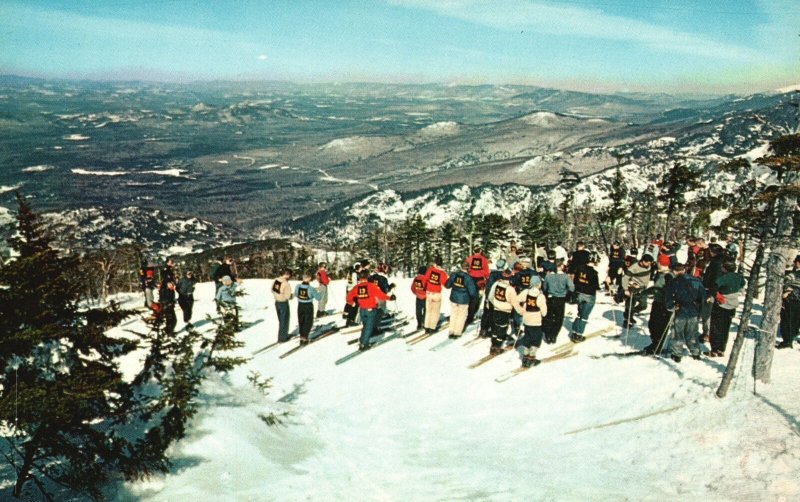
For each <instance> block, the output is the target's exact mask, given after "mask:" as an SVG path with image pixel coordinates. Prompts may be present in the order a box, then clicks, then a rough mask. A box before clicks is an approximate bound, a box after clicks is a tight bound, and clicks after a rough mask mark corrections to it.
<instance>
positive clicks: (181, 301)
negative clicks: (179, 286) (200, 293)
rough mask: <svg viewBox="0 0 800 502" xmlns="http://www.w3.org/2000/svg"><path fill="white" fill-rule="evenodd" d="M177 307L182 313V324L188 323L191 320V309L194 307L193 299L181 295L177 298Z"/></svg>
mask: <svg viewBox="0 0 800 502" xmlns="http://www.w3.org/2000/svg"><path fill="white" fill-rule="evenodd" d="M178 305H180V306H181V310H182V311H183V322H185V323H188V322H189V321H191V320H192V308H193V307H194V297H193V296H188V295H181V296H179V297H178Z"/></svg>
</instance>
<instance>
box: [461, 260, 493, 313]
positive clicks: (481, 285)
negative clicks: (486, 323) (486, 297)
mask: <svg viewBox="0 0 800 502" xmlns="http://www.w3.org/2000/svg"><path fill="white" fill-rule="evenodd" d="M472 251H473V254H472V256H470V257H469V258H467V264H468V265H469V269H468V270H467V273H468V274H469V276H470V277H472V280H474V281H475V286H476V287H477V288H478V295H477V296H475V297H474V298H471V299H470V302H469V310H468V311H467V324H466V325H467V326H469V325H470V324H472V322H473V321H475V314H477V313H478V309H480V307H481V303H482V299H483V290H484V289H485V288H486V279H488V277H489V259H488V258H486V257H485V256H483V254H481V248H480V246H475V247H474V248H473V249H472Z"/></svg>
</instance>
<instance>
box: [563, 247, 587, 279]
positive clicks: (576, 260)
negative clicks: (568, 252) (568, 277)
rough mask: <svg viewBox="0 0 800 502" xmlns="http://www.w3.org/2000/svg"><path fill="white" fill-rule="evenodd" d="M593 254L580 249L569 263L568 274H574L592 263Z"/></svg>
mask: <svg viewBox="0 0 800 502" xmlns="http://www.w3.org/2000/svg"><path fill="white" fill-rule="evenodd" d="M591 259H592V254H591V253H590V252H589V251H588V250H586V249H578V250H576V251H575V252H574V253H572V261H570V263H569V268H568V269H567V272H569V273H571V274H574V273H575V271H576V270H578V269H579V268H580V267H582V266H584V265H586V264H587V263H589V261H591Z"/></svg>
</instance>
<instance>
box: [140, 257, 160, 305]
mask: <svg viewBox="0 0 800 502" xmlns="http://www.w3.org/2000/svg"><path fill="white" fill-rule="evenodd" d="M139 282H140V283H141V285H142V291H143V292H144V306H145V307H147V308H149V309H151V310H152V309H153V304H154V303H155V301H156V300H155V291H156V267H155V265H153V264H152V263H150V262H149V261H147V260H142V267H141V268H140V269H139Z"/></svg>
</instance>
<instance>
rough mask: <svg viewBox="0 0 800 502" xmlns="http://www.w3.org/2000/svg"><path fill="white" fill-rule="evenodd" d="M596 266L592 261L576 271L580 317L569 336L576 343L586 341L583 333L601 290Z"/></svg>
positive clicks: (576, 290)
mask: <svg viewBox="0 0 800 502" xmlns="http://www.w3.org/2000/svg"><path fill="white" fill-rule="evenodd" d="M595 266H596V260H592V261H590V262H589V263H587V264H586V265H583V266H581V267H580V268H578V269H577V270H576V271H575V277H574V279H573V282H574V283H575V293H576V294H577V301H578V315H577V317H575V320H574V321H573V322H572V328H571V331H570V334H569V339H570V340H572V342H574V343H580V342H582V341H584V340H586V338H585V337H584V336H583V333H584V331H585V330H586V324H587V323H588V322H589V316H590V315H591V313H592V310H594V303H595V299H596V297H597V290H598V289H600V280H599V279H598V278H597V270H595Z"/></svg>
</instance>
